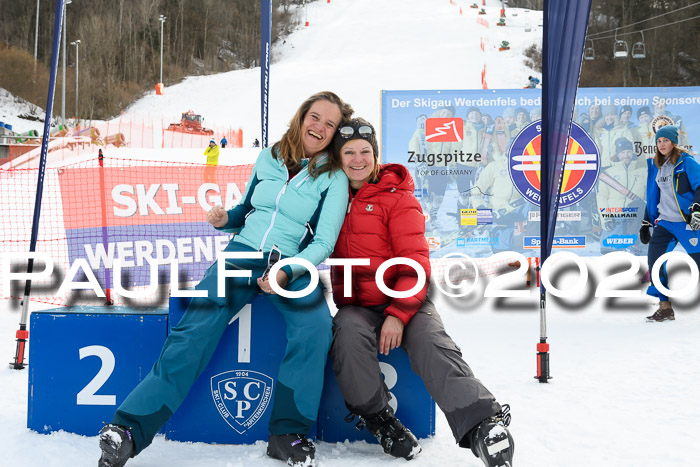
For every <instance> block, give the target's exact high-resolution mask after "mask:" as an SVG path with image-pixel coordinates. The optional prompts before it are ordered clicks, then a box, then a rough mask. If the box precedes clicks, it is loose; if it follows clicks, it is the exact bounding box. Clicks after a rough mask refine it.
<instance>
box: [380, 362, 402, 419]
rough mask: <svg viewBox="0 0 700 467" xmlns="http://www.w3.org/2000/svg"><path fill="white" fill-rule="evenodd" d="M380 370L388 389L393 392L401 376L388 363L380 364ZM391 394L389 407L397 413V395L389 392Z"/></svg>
mask: <svg viewBox="0 0 700 467" xmlns="http://www.w3.org/2000/svg"><path fill="white" fill-rule="evenodd" d="M379 369H380V370H381V372H382V374H383V375H384V384H386V387H387V388H388V389H389V391H391V389H392V388H393V387H394V386H396V382H397V381H398V380H399V374H398V373H397V372H396V369H395V368H394V367H393V366H391V365H389V364H388V363H384V362H379ZM389 394H391V400H390V401H389V406H390V407H391V408H392V409H394V413H396V410H397V409H398V406H399V402H398V401H397V400H396V395H395V394H394V393H393V392H389Z"/></svg>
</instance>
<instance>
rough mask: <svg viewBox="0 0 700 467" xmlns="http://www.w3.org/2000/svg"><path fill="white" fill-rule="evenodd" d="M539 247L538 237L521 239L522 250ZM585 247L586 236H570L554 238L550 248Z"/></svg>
mask: <svg viewBox="0 0 700 467" xmlns="http://www.w3.org/2000/svg"><path fill="white" fill-rule="evenodd" d="M539 247H540V237H539V236H537V237H524V238H523V248H525V249H534V248H539ZM585 247H586V236H585V235H572V236H560V237H558V236H555V237H554V241H553V242H552V248H585Z"/></svg>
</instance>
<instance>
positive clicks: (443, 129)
mask: <svg viewBox="0 0 700 467" xmlns="http://www.w3.org/2000/svg"><path fill="white" fill-rule="evenodd" d="M463 139H464V122H463V121H462V119H461V118H458V117H453V118H429V119H427V120H426V121H425V140H426V141H427V142H429V143H452V142H460V141H462V140H463Z"/></svg>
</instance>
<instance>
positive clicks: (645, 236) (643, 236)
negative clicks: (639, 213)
mask: <svg viewBox="0 0 700 467" xmlns="http://www.w3.org/2000/svg"><path fill="white" fill-rule="evenodd" d="M652 227H653V225H652V223H651V222H649V221H648V220H646V219H644V220H642V228H641V229H639V241H640V242H642V243H643V244H645V245H646V244H648V243H649V242H650V241H651V232H650V231H649V229H650V228H652Z"/></svg>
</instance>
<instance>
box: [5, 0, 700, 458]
mask: <svg viewBox="0 0 700 467" xmlns="http://www.w3.org/2000/svg"><path fill="white" fill-rule="evenodd" d="M454 3H455V4H452V3H451V2H450V1H449V0H410V1H409V0H332V1H331V3H327V2H324V1H318V2H314V3H312V4H310V5H308V7H307V8H308V12H307V13H308V20H309V23H310V26H309V27H308V28H302V29H301V30H299V31H297V32H295V33H294V34H292V35H291V36H289V37H288V38H287V39H286V42H285V43H284V44H280V45H278V46H277V47H276V48H275V49H274V50H273V66H272V72H271V81H270V86H271V96H270V102H271V103H270V141H271V142H272V141H275V140H276V139H278V138H279V136H280V135H281V134H282V133H283V131H284V130H285V128H286V125H287V122H288V121H289V119H290V118H291V117H292V115H293V113H294V111H295V110H296V108H297V107H298V105H299V104H300V103H301V102H302V101H303V100H304V99H305V98H306V97H308V96H309V95H311V94H312V93H314V92H316V91H319V90H324V89H328V90H332V91H334V92H336V93H338V94H339V95H340V96H341V97H343V98H344V99H345V100H347V101H348V102H349V103H351V104H352V105H353V107H354V108H355V110H356V114H357V115H360V116H363V117H365V118H367V119H369V120H370V121H372V122H373V123H375V124H376V125H377V126H379V123H380V97H381V91H382V90H383V89H481V75H480V73H481V71H482V69H483V67H484V65H486V67H487V71H488V85H489V87H490V88H521V87H522V86H523V84H524V82H525V80H526V77H527V76H528V75H529V74H533V73H532V70H529V69H528V68H526V67H525V65H524V64H523V58H524V57H523V56H522V50H523V49H525V48H527V47H528V46H529V45H531V44H532V43H535V42H539V41H540V37H541V27H539V25H540V24H541V12H533V11H530V12H528V11H525V10H515V9H512V10H511V9H509V10H507V14H508V27H506V28H496V27H494V26H495V23H496V21H497V19H498V13H499V11H500V4H501V2H500V1H497V0H487V1H486V10H487V12H488V14H487V15H486V18H487V19H488V20H489V21H490V24H491V27H490V28H486V27H484V26H482V25H480V24H479V23H477V22H476V20H477V14H476V10H473V9H471V8H469V4H470V3H473V2H467V1H459V0H458V1H456V2H454ZM479 3H481V2H479ZM460 8H461V10H462V14H460ZM302 14H303V13H302ZM526 29H530V31H529V32H526ZM482 39H483V40H484V44H485V46H484V51H482V50H481V44H482ZM502 40H508V41H509V42H510V44H511V50H510V51H506V52H499V51H498V45H499V44H500V43H501V41H502ZM0 105H2V110H3V112H5V111H6V110H7V109H6V108H5V106H7V107H8V108H10V107H12V106H13V104H12V103H11V102H8V103H6V101H2V102H0ZM187 109H193V110H195V111H196V112H198V113H201V114H202V115H203V116H204V117H205V118H206V121H207V122H208V123H212V122H213V123H218V124H222V125H229V124H230V125H234V126H240V127H241V128H243V131H244V141H245V144H246V145H247V144H249V143H250V141H252V139H253V138H255V137H259V134H260V127H259V121H260V110H259V69H254V70H244V71H235V72H230V73H224V74H220V75H213V76H206V77H196V78H195V77H193V78H189V79H187V80H185V81H184V82H183V83H181V84H178V85H176V86H172V87H168V88H166V89H165V95H164V96H156V95H155V93H153V95H148V96H146V97H144V98H143V99H141V100H140V101H138V102H136V103H135V104H134V105H132V106H131V107H130V108H129V109H127V111H126V114H127V115H128V116H134V117H137V116H138V117H142V116H147V115H150V116H152V117H153V118H154V119H155V118H158V119H160V117H161V115H162V116H164V118H165V119H166V120H167V119H168V118H172V117H179V114H180V112H182V111H185V110H187ZM0 120H1V119H0ZM16 125H17V126H18V127H19V125H20V124H19V123H17V124H16ZM29 128H35V127H27V128H16V129H20V130H26V129H29ZM38 128H39V129H41V128H42V127H41V125H40V126H39V127H38ZM154 152H158V150H155V151H149V152H148V154H149V158H150V157H151V156H152V155H153V154H152V153H154ZM163 156H164V157H165V156H166V153H164V154H163ZM153 157H155V156H153ZM587 263H588V264H589V265H590V269H591V271H592V274H593V271H595V274H593V275H594V276H596V277H597V279H596V281H597V283H600V282H601V281H602V277H605V275H604V274H603V273H604V272H605V273H607V275H610V273H611V271H613V272H619V270H620V269H619V268H618V269H617V270H615V269H614V268H613V267H611V265H609V264H605V265H604V264H601V261H600V260H599V258H591V259H587ZM566 278H569V276H568V275H564V279H566ZM681 279H683V278H681ZM680 282H682V280H681V281H679V283H680ZM567 284H568V282H567V281H564V283H563V284H559V285H560V287H562V288H566V286H567ZM483 293H484V283H483V282H482V283H481V284H480V286H479V287H477V292H475V293H474V294H472V295H471V298H470V299H448V298H446V297H445V296H441V295H440V294H439V293H436V294H435V301H436V303H437V305H438V309H439V310H440V313H441V315H442V317H443V321H444V322H445V326H446V329H447V331H448V332H449V333H450V334H451V335H452V337H453V338H454V340H455V342H456V343H457V344H458V345H459V346H460V347H461V349H462V352H463V355H464V357H465V360H466V361H467V362H468V363H469V364H470V366H471V368H472V369H473V370H474V373H475V374H476V375H477V377H479V378H480V379H481V380H482V381H483V382H484V383H485V385H486V386H487V387H488V388H489V389H490V390H491V391H492V392H493V393H494V394H495V395H496V396H497V398H498V399H499V400H500V401H502V402H506V403H509V404H510V405H511V407H512V414H513V423H512V425H511V429H512V432H513V436H514V438H515V443H516V450H515V463H516V465H517V466H518V467H523V466H533V467H534V466H538V467H541V466H546V467H590V466H591V465H601V466H611V467H612V466H620V465H622V466H635V467H643V466H645V467H656V466H661V465H664V466H686V465H691V463H693V461H692V459H693V458H695V457H696V455H695V454H694V452H693V448H692V446H695V445H696V444H697V443H696V441H695V433H696V432H697V429H698V428H699V422H698V420H700V403H698V399H697V395H696V396H693V395H692V394H695V393H696V392H697V390H696V389H693V388H694V387H697V386H698V384H699V383H700V371H699V370H698V368H700V350H698V345H697V336H698V334H699V333H700V314H698V313H697V305H693V303H697V301H698V297H688V298H687V299H685V301H684V303H681V306H680V307H679V308H678V309H677V321H675V322H667V323H663V324H660V325H657V324H646V323H645V322H644V316H646V315H647V314H650V311H651V307H650V306H648V304H647V299H646V298H645V297H644V296H641V297H639V298H635V299H622V300H620V299H617V300H613V299H607V300H606V299H602V298H595V297H594V296H593V294H594V288H591V289H590V290H589V292H588V293H587V294H584V296H583V297H581V298H580V300H573V301H572V300H550V309H549V312H550V315H549V322H548V324H549V328H548V330H549V336H550V340H549V342H550V343H551V344H552V375H553V376H554V379H553V380H552V382H551V383H550V384H548V385H542V384H538V383H537V382H536V381H535V380H534V379H533V375H534V372H535V344H536V342H537V338H538V337H539V319H538V314H537V293H536V290H535V289H534V286H533V288H532V289H531V296H530V298H529V299H484V298H483ZM39 307H40V306H39V305H35V304H33V305H32V309H38V308H39ZM694 311H695V312H694ZM19 314H20V312H19V309H18V308H17V305H16V304H15V303H9V302H8V301H7V300H5V301H4V302H0V356H4V358H5V359H6V361H9V359H10V358H11V356H13V355H14V351H15V341H14V335H15V331H16V329H17V322H18V321H19ZM0 408H1V409H2V410H1V411H0V452H2V457H3V459H4V461H3V462H2V463H3V465H9V466H18V467H19V466H27V467H30V466H31V467H34V466H47V467H83V466H94V465H95V464H96V461H97V459H98V457H99V449H98V447H97V439H96V437H83V436H78V435H74V434H69V433H64V432H59V433H54V434H52V435H48V436H47V435H40V434H37V433H35V432H32V431H30V430H29V429H27V428H26V415H27V413H26V411H27V370H25V371H14V370H10V369H8V368H7V367H0ZM421 444H422V446H423V453H422V454H421V455H420V456H419V457H418V458H417V459H416V460H414V461H411V463H410V464H409V465H410V466H415V467H422V466H430V467H448V466H450V467H451V466H457V465H462V466H471V467H477V466H479V465H481V463H480V461H479V460H478V459H476V458H475V457H474V456H473V455H472V454H471V453H470V452H468V451H465V450H462V449H459V448H458V447H457V446H456V445H455V443H454V440H453V439H452V436H451V433H450V429H449V427H448V425H447V422H446V420H445V418H444V416H443V415H442V413H441V412H439V411H438V417H437V427H436V436H435V437H433V438H430V439H427V440H421ZM317 453H318V454H317V457H318V465H319V466H320V467H350V466H353V467H355V466H358V465H361V466H372V467H379V466H399V465H400V466H403V465H405V461H404V460H401V459H393V458H391V457H389V456H387V455H385V454H383V453H382V452H381V449H380V448H379V446H377V445H369V444H366V443H362V442H359V443H338V444H328V443H319V444H318V446H317ZM281 465H283V464H281V463H280V462H279V461H275V460H272V459H269V458H267V457H266V456H265V443H263V442H258V443H257V444H255V445H252V446H216V445H206V444H190V443H178V442H170V441H166V440H165V439H163V438H162V437H158V438H156V440H155V442H154V444H153V445H152V446H151V447H150V448H148V449H147V450H145V451H144V452H143V454H141V455H139V456H138V457H136V458H134V459H132V460H131V461H129V463H128V464H127V466H129V467H131V466H134V467H137V466H142V467H145V466H153V467H165V466H167V467H191V466H206V467H218V466H221V467H224V466H226V467H248V466H256V467H257V466H263V467H267V466H269V467H280V466H281Z"/></svg>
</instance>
